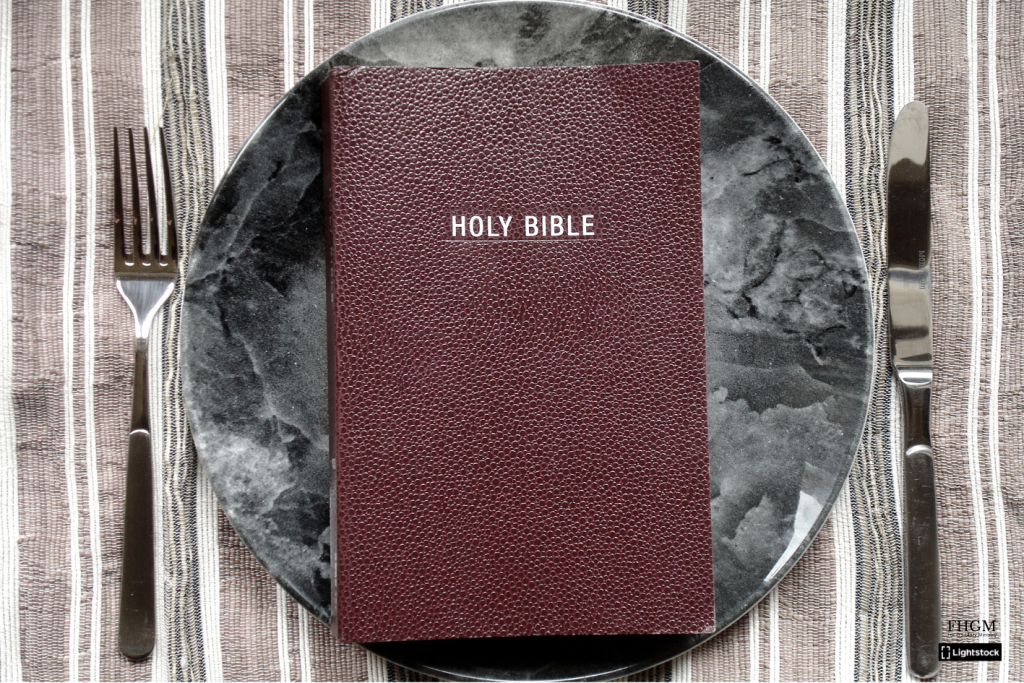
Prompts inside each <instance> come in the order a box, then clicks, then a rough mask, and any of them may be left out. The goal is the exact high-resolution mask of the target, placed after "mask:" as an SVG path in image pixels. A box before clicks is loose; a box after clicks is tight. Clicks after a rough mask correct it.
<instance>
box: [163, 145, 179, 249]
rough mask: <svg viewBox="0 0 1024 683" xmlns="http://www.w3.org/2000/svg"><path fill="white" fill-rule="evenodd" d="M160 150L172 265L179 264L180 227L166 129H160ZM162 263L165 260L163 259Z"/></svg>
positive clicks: (168, 242) (168, 243)
mask: <svg viewBox="0 0 1024 683" xmlns="http://www.w3.org/2000/svg"><path fill="white" fill-rule="evenodd" d="M159 135H160V150H161V152H163V158H164V194H165V196H166V198H165V199H164V206H165V210H166V211H167V259H168V262H169V263H171V264H177V262H178V227H177V224H176V223H175V220H174V200H173V199H172V198H171V166H170V164H169V163H168V162H167V141H166V140H165V139H164V129H163V128H160V129H159ZM161 263H163V260H162V259H161Z"/></svg>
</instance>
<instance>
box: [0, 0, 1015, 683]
mask: <svg viewBox="0 0 1024 683" xmlns="http://www.w3.org/2000/svg"><path fill="white" fill-rule="evenodd" d="M439 4H442V3H441V2H440V0H345V1H341V0H140V2H133V3H123V2H113V1H109V0H108V1H106V2H94V1H93V0H0V680H2V681H8V680H10V681H14V680H21V679H24V680H140V679H147V680H148V679H152V680H161V681H162V680H199V679H205V680H233V681H234V680H245V681H248V680H297V681H311V680H415V679H417V678H419V677H418V676H417V675H415V674H412V673H411V672H408V671H406V670H404V669H401V668H399V667H395V666H394V665H391V664H388V663H386V662H384V661H383V660H381V659H379V658H377V657H375V656H372V655H369V654H367V652H366V651H365V650H363V649H361V648H359V647H358V646H352V645H343V644H339V643H337V642H335V641H334V640H333V639H332V638H331V637H330V635H329V633H328V631H327V629H326V628H324V627H323V626H322V625H321V624H320V623H319V622H316V621H315V620H314V619H312V618H311V617H310V616H309V615H307V614H306V613H305V612H304V611H303V610H302V609H300V608H298V607H297V606H296V605H295V603H294V602H293V601H291V599H290V598H288V597H287V596H286V595H285V594H284V592H283V591H282V590H281V589H280V588H278V587H276V585H275V584H274V583H273V581H271V580H270V578H269V577H268V576H267V575H266V573H265V572H264V571H263V570H262V568H261V567H260V566H259V565H258V564H257V562H256V561H255V559H254V558H253V557H252V556H251V555H250V554H249V552H248V551H247V550H246V549H245V548H244V546H242V544H241V542H240V541H239V540H238V537H237V536H236V535H235V533H234V531H233V530H232V529H231V527H230V525H229V524H228V523H227V522H226V520H225V518H224V516H223V515H222V514H221V513H220V512H219V510H218V509H217V505H216V501H215V499H214V496H213V494H212V491H211V489H210V487H209V485H208V483H207V482H206V479H205V478H204V476H203V474H202V472H201V469H200V468H199V466H198V464H197V462H196V457H195V452H194V450H193V448H192V446H191V441H190V438H189V434H188V426H187V423H186V421H185V416H184V410H183V407H182V404H181V399H180V396H181V387H180V375H179V372H178V370H179V356H180V347H179V344H180V338H179V336H178V312H179V311H180V303H181V302H180V297H179V296H177V295H176V296H175V298H174V299H172V301H171V303H170V304H169V305H168V307H167V309H166V311H165V313H164V315H163V317H162V319H161V320H159V322H158V324H157V330H156V332H157V334H159V335H160V338H161V339H162V340H163V343H162V344H155V346H156V347H157V348H156V349H155V353H154V356H155V358H154V361H153V362H155V363H156V364H157V367H160V368H161V369H162V372H153V373H152V393H153V397H154V402H155V403H154V406H155V408H156V409H157V410H159V411H160V413H161V414H162V416H163V419H162V420H159V421H158V424H160V425H161V428H160V430H159V431H158V433H157V434H156V443H157V447H158V453H159V454H160V458H161V463H162V465H161V466H160V467H158V468H157V472H156V476H157V477H158V479H159V482H158V485H159V488H158V490H159V491H160V494H161V495H160V496H159V497H158V519H159V520H160V523H159V524H158V527H159V536H160V540H161V544H160V547H161V548H162V556H161V557H160V558H158V572H159V578H160V581H161V583H160V590H159V591H158V609H159V616H158V625H157V626H158V634H159V636H158V644H157V649H156V651H155V652H154V655H153V657H152V658H151V659H150V660H149V661H147V662H145V663H141V664H130V663H128V662H126V661H125V660H124V659H122V658H121V657H120V656H119V655H118V653H117V646H116V624H117V616H116V609H117V591H118V577H119V566H120V558H119V555H120V524H121V500H122V486H123V459H124V441H125V432H126V429H127V419H128V409H129V401H130V382H129V378H130V372H131V362H132V356H131V348H130V338H131V329H130V315H129V313H128V310H127V308H126V307H125V306H124V304H123V302H122V301H121V300H120V297H119V296H118V294H117V293H116V291H115V290H114V287H113V282H112V278H111V276H110V274H111V269H112V268H111V246H112V245H111V238H110V224H109V209H110V207H111V205H112V191H111V188H110V177H111V158H112V140H111V128H112V127H113V126H115V125H118V126H128V125H134V126H139V125H141V124H143V123H145V124H146V125H148V126H149V127H150V128H151V129H153V128H156V127H157V126H158V125H161V124H163V125H164V126H165V127H166V129H167V132H168V136H169V143H170V151H171V155H172V163H171V165H172V169H173V171H174V174H175V183H176V185H177V188H176V190H177V198H178V207H177V210H178V221H179V225H180V226H181V227H182V229H183V231H184V239H183V240H182V249H183V251H184V256H185V258H183V259H182V263H183V268H184V267H185V264H187V254H188V250H189V248H190V245H191V242H192V240H193V239H194V236H195V232H196V229H197V227H198V224H199V221H200V218H201V216H202V212H203V210H204V208H205V206H206V202H207V201H208V199H209V197H210V195H211V193H212V190H213V187H214V186H215V184H216V182H217V179H218V178H219V177H220V175H221V174H222V173H223V172H224V170H225V169H226V168H227V165H228V164H229V163H230V160H231V158H232V156H233V154H234V153H235V151H236V150H237V149H238V148H239V147H240V145H241V144H242V142H243V141H244V139H245V138H246V137H247V135H248V133H249V131H251V130H252V128H253V127H254V126H255V125H256V124H257V123H258V122H259V120H260V119H261V118H262V117H263V116H264V115H265V114H266V112H267V111H268V110H269V109H270V108H271V107H272V106H273V104H274V103H275V102H276V101H277V99H278V98H279V97H280V96H281V95H282V94H283V93H284V92H285V91H286V90H287V89H288V88H290V87H291V86H292V85H293V84H294V82H295V81H296V79H298V78H299V77H301V75H302V74H304V73H305V72H307V71H309V70H310V69H311V68H313V67H314V66H315V65H316V64H318V63H319V62H320V61H321V60H323V59H324V58H326V57H327V56H328V55H330V54H331V53H333V52H334V51H335V50H337V49H338V48H340V47H342V46H344V45H346V44H347V43H349V42H351V41H352V40H354V39H356V38H358V37H360V36H362V35H364V34H365V33H367V32H369V31H371V30H373V29H375V28H379V27H381V26H384V25H385V24H387V23H388V22H390V21H393V20H395V19H398V18H401V17H403V16H406V15H408V14H411V13H413V12H417V11H420V10H423V9H427V8H430V7H433V6H436V5H439ZM445 4H447V3H445ZM609 4H612V5H614V6H616V7H621V8H624V9H629V10H632V11H634V12H639V13H642V14H644V15H646V16H648V17H651V18H654V19H657V20H659V21H662V22H665V23H667V24H668V25H670V26H672V27H673V28H676V29H678V30H681V31H684V32H686V33H688V34H689V35H692V36H694V37H695V38H697V39H698V40H700V41H702V42H704V43H705V44H707V45H709V46H711V47H712V48H714V49H715V50H717V51H719V52H720V53H721V54H723V55H725V56H726V57H727V58H729V59H731V60H733V61H734V62H735V63H736V64H738V65H739V66H740V67H741V68H742V69H744V70H746V71H747V72H748V73H749V74H750V75H751V76H752V77H753V78H754V79H755V80H757V81H758V82H759V83H760V84H761V85H762V86H763V87H765V88H766V89H767V90H768V91H769V92H770V93H771V94H772V95H773V96H774V97H775V98H776V99H777V100H778V101H779V102H780V103H781V104H782V105H783V106H784V107H785V108H786V110H787V111H789V113H790V114H791V115H792V116H793V117H794V118H795V119H796V121H797V123H799V124H800V126H801V127H802V128H803V130H804V131H805V132H806V133H807V135H808V137H809V138H810V140H811V142H812V143H813V144H814V145H815V146H816V147H817V149H818V150H819V152H820V153H821V155H822V157H823V158H824V159H825V160H826V163H827V164H828V167H829V169H830V171H831V173H832V175H833V177H834V178H835V180H836V183H837V184H838V186H839V188H840V190H841V191H842V192H843V194H844V195H845V196H846V198H847V203H848V206H849V208H850V212H851V214H852V215H853V217H854V222H855V224H856V227H857V230H858V233H859V235H860V238H861V244H862V247H863V250H864V255H865V258H866V261H867V264H868V269H869V274H870V277H871V283H872V295H873V298H874V301H875V303H876V309H875V311H876V312H875V332H876V339H877V342H878V356H877V357H878V365H877V373H876V380H875V387H874V391H873V394H872V399H871V406H872V407H871V411H870V415H869V419H868V425H867V429H866V430H865V434H864V437H863V440H862V443H861V447H860V451H859V453H858V457H857V460H856V463H855V465H854V468H853V472H852V475H851V477H850V481H849V484H848V486H847V488H846V489H845V490H844V491H843V494H842V495H841V497H840V499H839V502H838V504H837V506H836V508H835V511H834V513H833V515H832V517H831V519H830V521H829V522H828V523H827V524H826V526H825V528H824V529H823V530H822V532H821V534H820V536H819V537H818V539H817V540H816V541H815V543H814V544H813V546H812V547H811V549H810V550H809V551H808V553H807V555H806V556H805V557H804V559H803V560H802V561H801V562H800V563H799V564H798V565H797V567H796V568H795V569H794V570H793V572H791V574H790V575H789V576H787V577H786V579H785V580H783V582H782V583H781V584H780V585H779V587H778V588H777V589H776V590H775V591H773V592H772V593H771V594H770V595H769V596H768V598H767V599H766V600H765V601H764V602H762V604H761V605H759V606H758V607H757V608H755V609H754V610H753V611H752V612H751V613H750V614H749V615H748V616H747V617H745V618H743V619H742V620H740V621H739V622H738V623H737V624H735V625H734V626H733V627H732V628H730V629H729V630H728V631H727V632H725V633H724V634H722V635H721V636H719V637H718V638H716V639H714V640H713V641H711V642H709V643H707V644H706V645H704V646H702V647H700V648H698V649H697V650H696V651H694V652H692V653H688V654H686V655H684V656H682V657H679V658H678V659H676V660H674V661H672V662H669V663H667V664H665V665H662V666H659V667H656V668H654V669H652V670H649V671H647V672H645V673H643V674H638V675H637V676H634V677H632V678H633V679H635V680H680V681H681V680H687V681H690V680H692V681H703V680H750V681H759V680H764V681H781V680H835V681H848V680H897V679H907V678H909V675H908V674H907V671H906V667H905V664H904V652H903V627H902V618H903V615H902V597H903V578H902V573H901V553H902V550H901V543H900V524H901V520H900V515H899V511H900V506H899V504H898V502H899V495H900V493H899V492H900V470H899V468H898V467H896V465H897V463H898V462H899V453H898V445H899V434H898V423H896V422H895V419H894V418H895V406H894V405H893V395H894V394H893V391H892V380H891V374H890V372H889V371H888V369H887V366H886V361H887V349H886V346H885V340H886V334H885V326H884V319H883V317H882V313H883V311H884V305H885V300H884V297H885V292H884V287H883V285H884V277H885V262H884V239H885V232H884V230H885V226H884V222H883V215H884V206H885V205H884V180H885V165H884V161H885V153H886V146H887V139H888V135H889V131H890V129H891V126H892V122H893V118H894V116H895V113H896V112H898V110H899V108H900V107H901V106H902V105H903V104H904V103H906V102H908V101H910V100H911V99H914V98H917V99H921V100H924V101H925V102H926V103H927V104H928V105H929V107H930V112H931V120H932V144H933V159H932V163H933V167H932V168H933V180H934V191H933V211H934V229H935V245H934V246H935V249H934V252H935V253H934V268H935V301H936V318H937V320H936V327H937V332H936V338H935V343H936V354H937V358H938V362H937V376H936V391H935V395H934V399H933V400H934V418H933V430H934V432H935V443H936V451H937V454H938V465H937V467H938V478H939V504H940V524H941V528H940V537H941V553H942V560H943V580H944V589H945V592H944V601H943V614H944V618H946V619H949V620H953V621H954V622H957V623H956V626H961V627H965V628H971V627H973V626H977V627H979V628H981V627H982V623H984V625H986V626H993V627H994V629H995V630H994V631H992V632H987V631H983V632H981V633H980V636H981V637H980V638H977V639H976V640H985V639H988V640H991V641H992V642H1001V643H1002V644H1003V653H1004V654H1003V661H1002V662H1001V663H991V664H985V663H957V664H947V665H946V667H945V668H944V669H943V672H942V674H941V675H940V679H943V680H968V679H970V680H993V681H995V680H998V681H1009V680H1020V679H1024V638H1022V631H1024V623H1022V620H1021V618H1020V616H1019V615H1020V614H1021V611H1022V610H1021V607H1022V605H1021V601H1022V600H1024V556H1022V554H1021V552H1020V549H1021V548H1022V547H1024V457H1022V456H1024V448H1022V446H1024V437H1022V432H1021V424H1022V418H1024V375H1022V369H1024V363H1022V360H1024V338H1022V336H1024V335H1022V327H1024V314H1022V311H1024V268H1022V266H1024V249H1022V247H1024V212H1022V210H1021V208H1022V201H1024V199H1022V195H1024V135H1022V130H1021V129H1022V127H1024V116H1022V114H1024V111H1022V109H1024V42H1022V38H1021V35H1022V33H1024V32H1022V28H1024V27H1022V16H1024V8H1022V5H1021V3H1020V2H1019V1H1018V0H1013V1H1011V0H936V1H927V0H919V1H918V2H916V3H915V2H913V1H912V0H720V1H713V0H628V1H627V0H612V1H611V2H609ZM1011 550H1015V552H1012V553H1011ZM959 622H964V624H966V625H964V624H960V623H959ZM958 635H960V634H957V633H951V634H949V636H948V639H949V640H954V639H955V637H956V636H958Z"/></svg>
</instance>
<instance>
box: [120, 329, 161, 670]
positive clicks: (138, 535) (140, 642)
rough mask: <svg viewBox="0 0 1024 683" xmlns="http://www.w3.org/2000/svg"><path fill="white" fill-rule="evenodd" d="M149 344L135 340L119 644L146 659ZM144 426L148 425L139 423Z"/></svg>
mask: <svg viewBox="0 0 1024 683" xmlns="http://www.w3.org/2000/svg"><path fill="white" fill-rule="evenodd" d="M147 347H148V344H147V343H146V340H145V339H141V340H136V343H135V378H134V382H133V385H134V386H133V391H132V431H131V432H130V433H129V434H128V467H127V472H126V476H125V496H124V544H123V547H122V554H121V607H120V614H119V623H118V634H117V640H118V648H119V649H120V650H121V654H123V655H124V656H125V657H127V658H128V659H133V660H141V659H145V658H146V657H148V656H149V654H150V652H152V651H153V644H154V642H155V641H156V589H155V585H154V584H155V579H154V572H153V565H154V561H153V444H152V440H151V437H150V433H149V429H148V427H149V397H148V386H147V379H148V374H149V373H148V365H149V361H148V353H147V350H148V348H147ZM142 425H145V428H140V427H141V426H142Z"/></svg>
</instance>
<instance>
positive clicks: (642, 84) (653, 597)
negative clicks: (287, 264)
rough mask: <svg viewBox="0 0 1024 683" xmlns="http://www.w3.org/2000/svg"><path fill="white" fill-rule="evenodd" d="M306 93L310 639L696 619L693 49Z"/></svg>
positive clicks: (367, 81)
mask: <svg viewBox="0 0 1024 683" xmlns="http://www.w3.org/2000/svg"><path fill="white" fill-rule="evenodd" d="M322 98H323V104H322V107H323V109H322V111H323V144H324V148H323V149H324V152H323V159H324V180H325V188H326V195H325V203H326V206H325V213H326V234H327V249H326V256H327V262H328V292H329V294H328V298H329V301H328V312H329V313H328V331H329V337H330V338H329V349H330V352H329V355H330V361H329V368H330V417H331V420H332V424H331V432H330V435H331V436H330V438H331V443H330V448H331V457H332V468H333V469H332V486H333V489H334V490H333V495H332V504H333V508H332V510H331V523H332V528H331V534H332V541H333V546H332V570H333V586H332V591H333V603H332V614H333V621H334V629H335V633H336V635H337V636H338V637H340V638H342V639H343V640H347V641H356V642H373V641H393V640H426V639H438V638H480V637H498V636H533V635H584V634H644V633H706V632H710V631H713V630H714V626H715V610H714V584H713V580H712V557H711V513H710V502H709V497H710V484H709V474H708V443H707V407H706V380H705V346H704V308H703V276H702V256H701V247H702V240H701V196H700V115H699V100H700V89H699V65H698V63H697V62H679V63H663V64H632V65H609V66H585V67H538V68H516V69H493V68H477V69H432V68H405V67H338V68H335V69H333V70H332V71H331V72H330V74H329V76H328V78H327V79H326V81H325V82H324V85H323V90H322Z"/></svg>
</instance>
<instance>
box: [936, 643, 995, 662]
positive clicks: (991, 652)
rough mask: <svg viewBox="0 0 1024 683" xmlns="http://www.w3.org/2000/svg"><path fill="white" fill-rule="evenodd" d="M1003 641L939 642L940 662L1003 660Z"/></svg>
mask: <svg viewBox="0 0 1024 683" xmlns="http://www.w3.org/2000/svg"><path fill="white" fill-rule="evenodd" d="M1002 660H1003V644H1002V643H975V644H973V645H963V644H961V643H939V661H940V662H1001V661H1002Z"/></svg>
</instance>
